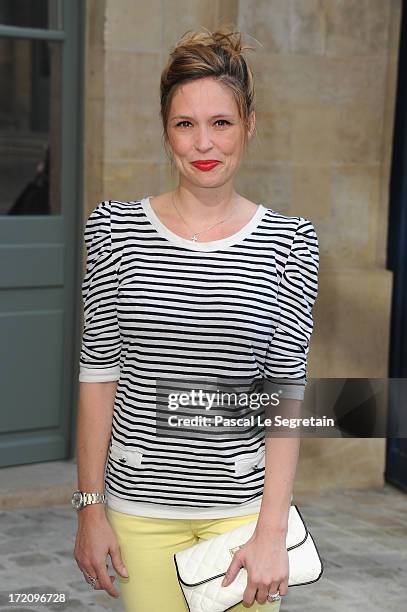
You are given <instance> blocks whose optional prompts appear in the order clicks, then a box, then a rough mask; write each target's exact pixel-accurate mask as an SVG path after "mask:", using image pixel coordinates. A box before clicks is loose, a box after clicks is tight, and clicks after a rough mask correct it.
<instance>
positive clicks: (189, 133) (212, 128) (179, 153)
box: [167, 77, 255, 187]
mask: <svg viewBox="0 0 407 612" xmlns="http://www.w3.org/2000/svg"><path fill="white" fill-rule="evenodd" d="M251 119H252V124H251V125H252V129H254V120H255V118H254V111H253V113H252V118H251ZM167 126H168V127H167V132H168V140H169V144H170V147H171V150H172V154H173V157H174V162H175V164H176V166H177V168H178V170H179V172H180V173H181V180H182V179H186V180H188V181H190V182H191V183H193V184H194V185H195V186H197V187H217V186H221V185H223V184H225V183H226V182H227V181H230V180H232V179H233V176H234V174H235V173H236V171H237V169H238V167H239V165H240V161H241V159H242V157H243V153H244V129H245V128H244V126H243V122H242V120H241V119H240V117H239V111H238V107H237V104H236V101H235V99H234V96H233V93H232V92H231V91H230V90H229V89H228V88H227V87H226V86H225V85H223V84H221V83H219V82H216V81H215V80H214V79H213V78H212V77H206V78H203V79H198V80H196V81H192V82H190V83H185V84H183V85H180V86H179V87H178V89H177V90H176V92H175V94H174V97H173V99H172V103H171V108H170V112H169V115H168V124H167ZM251 133H252V130H251V132H250V134H249V138H250V137H251ZM200 160H218V161H219V162H220V163H219V164H217V165H216V166H215V167H214V168H212V169H211V170H200V169H199V168H197V167H195V166H193V165H192V162H196V161H200Z"/></svg>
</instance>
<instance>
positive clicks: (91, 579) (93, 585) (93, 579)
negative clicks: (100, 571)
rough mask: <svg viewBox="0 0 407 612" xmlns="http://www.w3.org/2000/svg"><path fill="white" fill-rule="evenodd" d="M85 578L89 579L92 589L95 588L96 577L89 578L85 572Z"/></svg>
mask: <svg viewBox="0 0 407 612" xmlns="http://www.w3.org/2000/svg"><path fill="white" fill-rule="evenodd" d="M85 574H86V576H87V577H88V578H89V580H90V584H91V585H92V588H93V589H94V588H95V584H96V582H97V579H98V577H97V576H96V578H94V577H93V576H91V575H90V574H88V573H87V572H85Z"/></svg>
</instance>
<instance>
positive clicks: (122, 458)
mask: <svg viewBox="0 0 407 612" xmlns="http://www.w3.org/2000/svg"><path fill="white" fill-rule="evenodd" d="M110 458H111V459H113V460H114V461H117V463H120V465H131V466H132V467H140V465H141V461H142V458H143V453H142V452H141V451H139V450H134V449H129V448H127V447H126V446H123V445H122V444H118V443H117V442H112V445H111V447H110Z"/></svg>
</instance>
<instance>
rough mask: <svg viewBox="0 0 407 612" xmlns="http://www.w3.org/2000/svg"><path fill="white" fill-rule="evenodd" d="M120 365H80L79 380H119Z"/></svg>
mask: <svg viewBox="0 0 407 612" xmlns="http://www.w3.org/2000/svg"><path fill="white" fill-rule="evenodd" d="M119 378H120V366H113V367H111V368H92V367H87V366H84V365H82V364H80V365H79V382H108V381H110V380H112V381H113V380H119Z"/></svg>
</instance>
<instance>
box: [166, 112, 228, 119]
mask: <svg viewBox="0 0 407 612" xmlns="http://www.w3.org/2000/svg"><path fill="white" fill-rule="evenodd" d="M218 117H229V118H230V119H233V118H234V115H231V114H230V113H220V114H219V115H212V117H209V118H210V119H217V118H218ZM174 119H193V117H188V115H175V117H172V118H171V121H173V120H174Z"/></svg>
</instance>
